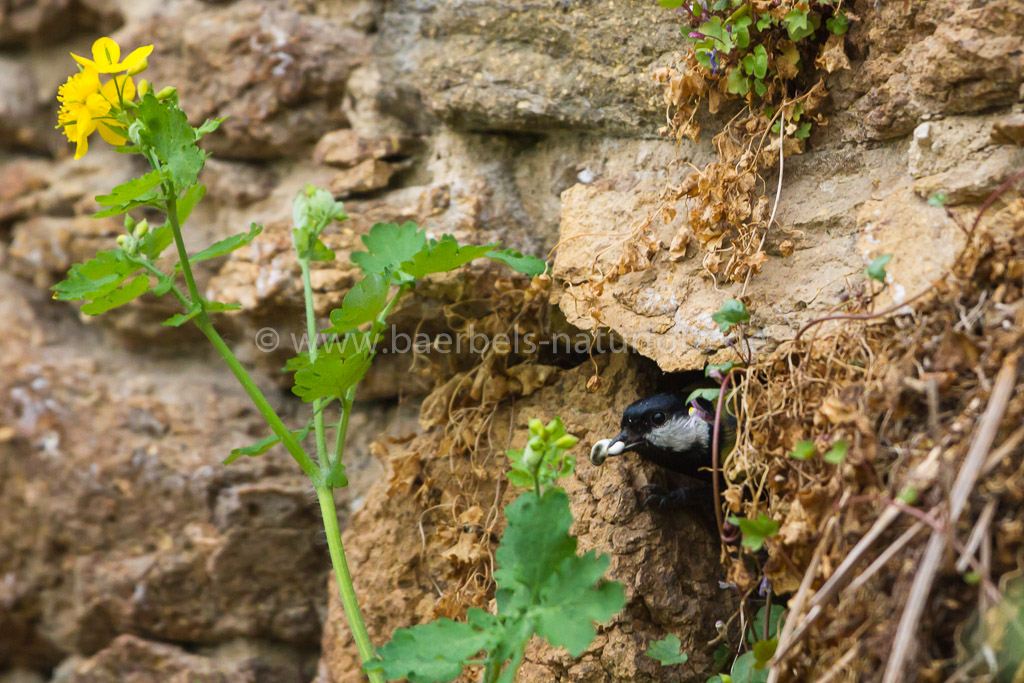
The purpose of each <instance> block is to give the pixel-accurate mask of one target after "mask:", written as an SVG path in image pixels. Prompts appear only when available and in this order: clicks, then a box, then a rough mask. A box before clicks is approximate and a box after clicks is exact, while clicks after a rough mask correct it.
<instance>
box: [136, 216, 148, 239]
mask: <svg viewBox="0 0 1024 683" xmlns="http://www.w3.org/2000/svg"><path fill="white" fill-rule="evenodd" d="M147 232H149V221H147V220H146V219H145V218H143V219H142V220H141V221H139V222H138V224H137V225H136V226H135V239H139V238H142V237H145V236H146V233H147Z"/></svg>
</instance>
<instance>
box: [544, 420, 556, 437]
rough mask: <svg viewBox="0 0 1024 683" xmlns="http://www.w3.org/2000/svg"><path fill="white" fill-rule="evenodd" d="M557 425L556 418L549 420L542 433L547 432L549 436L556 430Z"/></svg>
mask: <svg viewBox="0 0 1024 683" xmlns="http://www.w3.org/2000/svg"><path fill="white" fill-rule="evenodd" d="M558 427H559V424H558V420H552V421H551V422H548V423H547V425H546V426H545V427H544V433H545V434H547V435H548V436H551V435H552V434H554V433H555V432H557V431H558Z"/></svg>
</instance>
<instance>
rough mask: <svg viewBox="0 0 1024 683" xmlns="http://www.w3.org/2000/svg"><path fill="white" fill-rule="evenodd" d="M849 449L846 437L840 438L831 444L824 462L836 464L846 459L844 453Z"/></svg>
mask: <svg viewBox="0 0 1024 683" xmlns="http://www.w3.org/2000/svg"><path fill="white" fill-rule="evenodd" d="M849 451H850V442H849V441H847V440H846V439H840V440H839V441H836V442H835V443H834V444H832V448H830V449H829V450H828V453H826V454H825V456H824V460H825V462H827V463H829V464H832V465H838V464H839V463H841V462H842V461H844V460H846V454H847V453H848V452H849Z"/></svg>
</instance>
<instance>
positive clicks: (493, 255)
mask: <svg viewBox="0 0 1024 683" xmlns="http://www.w3.org/2000/svg"><path fill="white" fill-rule="evenodd" d="M485 256H487V258H489V259H493V260H495V261H501V262H502V263H504V264H505V265H507V266H509V267H510V268H511V269H512V270H514V271H516V272H517V273H522V274H523V275H528V276H530V277H536V276H538V275H541V274H543V273H544V272H545V271H546V270H547V269H548V264H547V263H545V262H544V261H543V260H541V259H539V258H537V257H536V256H524V255H523V254H522V253H520V252H518V251H516V250H515V249H501V250H498V249H494V250H492V251H489V252H487V253H486V254H485Z"/></svg>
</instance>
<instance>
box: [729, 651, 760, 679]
mask: <svg viewBox="0 0 1024 683" xmlns="http://www.w3.org/2000/svg"><path fill="white" fill-rule="evenodd" d="M756 664H757V659H756V658H755V657H754V653H753V652H744V653H743V654H741V655H740V656H739V657H737V658H736V661H734V662H733V663H732V671H731V672H730V679H731V683H768V670H767V669H758V668H756Z"/></svg>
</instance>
